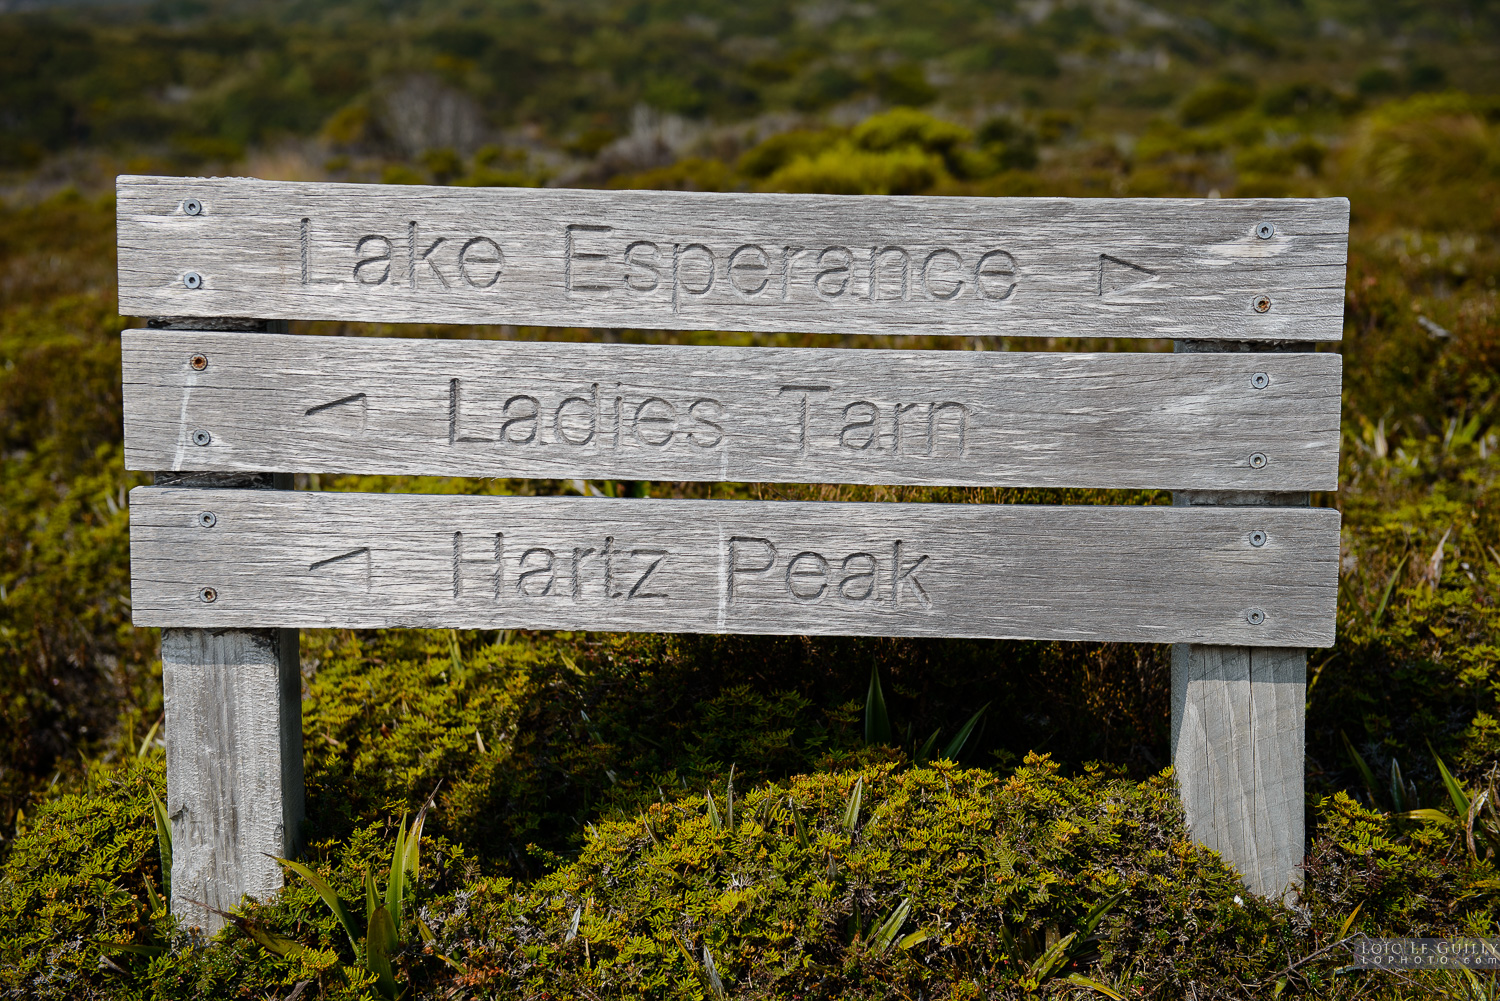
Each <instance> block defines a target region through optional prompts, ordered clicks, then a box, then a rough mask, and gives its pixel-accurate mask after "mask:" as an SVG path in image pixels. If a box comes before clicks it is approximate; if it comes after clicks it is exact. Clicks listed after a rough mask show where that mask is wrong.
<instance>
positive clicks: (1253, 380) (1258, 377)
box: [193, 365, 1271, 389]
mask: <svg viewBox="0 0 1500 1001" xmlns="http://www.w3.org/2000/svg"><path fill="white" fill-rule="evenodd" d="M193 367H194V368H197V367H198V366H197V365H194V366H193ZM1270 384H1271V377H1270V376H1269V375H1266V373H1264V372H1256V373H1255V374H1254V375H1252V376H1251V377H1250V385H1251V386H1253V387H1254V388H1256V389H1265V388H1266V387H1267V386H1269V385H1270Z"/></svg>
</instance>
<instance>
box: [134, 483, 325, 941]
mask: <svg viewBox="0 0 1500 1001" xmlns="http://www.w3.org/2000/svg"><path fill="white" fill-rule="evenodd" d="M179 492H182V493H192V494H196V495H197V496H198V497H199V498H202V497H203V496H204V495H205V494H207V493H209V491H204V490H190V489H189V490H180V491H179ZM250 492H251V493H260V492H259V491H250ZM297 645H298V644H297V630H295V629H251V630H236V629H228V630H208V629H163V630H162V637H161V660H162V695H163V699H164V703H165V705H166V733H165V739H166V746H167V813H168V815H169V816H170V818H171V822H172V845H173V852H172V913H174V914H176V915H177V916H178V918H179V919H180V920H181V921H182V922H183V924H184V925H188V926H192V925H196V926H198V927H200V928H202V929H203V930H204V931H205V932H206V933H208V934H213V933H214V932H216V931H218V930H219V929H220V928H222V927H223V926H224V919H223V918H222V917H221V916H220V915H218V914H216V913H214V911H212V910H209V909H208V908H217V909H218V910H221V911H228V910H231V909H232V908H234V907H237V906H238V905H239V903H240V898H241V896H244V895H249V896H251V897H255V898H256V899H259V900H269V899H270V898H271V897H272V896H273V895H274V894H275V893H276V892H278V891H279V890H280V889H281V886H282V873H281V866H279V865H278V864H277V863H276V861H275V860H274V859H272V858H270V856H272V855H277V856H280V857H283V858H286V857H290V856H292V855H295V854H296V853H297V851H298V844H297V841H298V834H299V832H298V828H299V825H300V824H301V823H302V807H303V787H302V674H301V671H300V666H299V664H298V657H297ZM204 904H207V905H208V908H205V907H204V906H203V905H204Z"/></svg>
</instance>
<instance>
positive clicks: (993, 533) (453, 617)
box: [130, 487, 1339, 645]
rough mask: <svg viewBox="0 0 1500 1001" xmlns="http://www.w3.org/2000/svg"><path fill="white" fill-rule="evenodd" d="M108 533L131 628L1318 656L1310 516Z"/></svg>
mask: <svg viewBox="0 0 1500 1001" xmlns="http://www.w3.org/2000/svg"><path fill="white" fill-rule="evenodd" d="M204 512H209V513H212V514H213V516H214V517H213V519H212V520H213V526H212V527H209V528H205V527H201V523H200V515H201V514H203V513H204ZM130 519H131V571H132V607H133V610H134V616H135V622H136V624H137V625H156V624H174V625H193V626H202V627H220V628H222V627H234V626H241V625H252V624H257V623H267V622H275V623H280V624H285V625H298V626H343V627H354V628H376V627H400V626H419V627H459V628H533V629H570V630H611V631H640V630H644V631H672V632H733V633H805V634H834V635H892V636H975V637H1014V638H1033V639H1076V640H1121V641H1135V642H1173V641H1195V642H1203V643H1226V644H1247V643H1252V642H1266V643H1274V644H1276V645H1290V644H1313V645H1321V644H1326V643H1328V642H1331V640H1332V638H1333V616H1334V603H1335V591H1336V587H1337V573H1338V565H1337V563H1338V525H1339V515H1338V512H1337V511H1332V510H1286V509H1276V508H1266V509H1253V508H1201V509H1189V508H1172V507H1063V506H1058V507H1031V506H1020V505H995V504H895V503H873V504H872V503H858V504H852V503H817V502H812V503H809V502H775V501H687V500H680V501H679V500H604V499H593V498H577V497H573V498H569V497H485V496H446V495H445V496H431V495H397V494H352V493H308V492H301V491H299V492H296V493H282V492H276V493H271V492H264V493H260V492H250V491H246V492H234V491H215V492H214V494H213V496H207V495H206V493H204V492H197V491H191V490H176V489H171V488H154V487H140V488H137V489H136V490H135V491H134V492H133V493H132V494H131V508H130ZM1254 531H1261V532H1264V533H1265V534H1266V539H1265V544H1264V545H1262V546H1259V547H1256V546H1253V545H1252V544H1251V539H1250V536H1251V533H1252V532H1254ZM757 540H759V541H757ZM606 552H607V553H608V554H609V555H608V558H607V559H606V557H605V554H606ZM804 553H807V554H817V555H807V556H804V557H802V558H801V559H800V560H799V559H798V558H797V557H798V556H799V554H804ZM861 553H863V554H868V556H856V555H854V554H861ZM549 554H550V555H549ZM497 555H498V557H499V558H498V559H497ZM763 564H764V566H763ZM549 566H550V568H551V569H550V570H549V569H548V567H549ZM893 566H894V567H897V568H898V569H897V572H896V573H895V574H893ZM653 567H654V569H653ZM861 574H865V575H866V576H860V575H861ZM895 576H899V577H900V584H899V587H893V583H892V582H893V577H895ZM203 588H212V589H213V597H214V600H213V601H212V602H205V601H204V600H202V589H203ZM606 595H607V596H606ZM1251 609H1260V610H1261V611H1262V612H1263V613H1264V616H1265V618H1264V621H1263V622H1261V623H1260V624H1252V623H1251V622H1250V621H1249V617H1248V613H1249V611H1250V610H1251Z"/></svg>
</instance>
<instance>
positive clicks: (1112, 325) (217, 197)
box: [117, 176, 1349, 341]
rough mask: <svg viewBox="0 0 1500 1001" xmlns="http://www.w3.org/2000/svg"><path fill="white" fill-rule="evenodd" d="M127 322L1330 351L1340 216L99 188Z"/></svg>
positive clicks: (251, 183) (632, 194)
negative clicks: (361, 323) (1235, 344)
mask: <svg viewBox="0 0 1500 1001" xmlns="http://www.w3.org/2000/svg"><path fill="white" fill-rule="evenodd" d="M118 193H119V198H118V203H117V206H118V209H117V210H118V227H119V250H120V256H119V267H120V274H119V278H120V311H121V312H122V313H126V314H129V315H137V316H157V315H162V316H200V317H212V316H254V317H264V318H268V319H326V320H369V321H378V322H420V323H514V324H528V325H538V326H562V327H633V328H650V329H689V330H700V329H701V330H755V331H766V332H781V331H786V332H812V333H862V334H959V335H982V334H1004V335H1009V336H1071V337H1079V336H1097V337H1157V338H1178V339H1214V340H1240V341H1264V340H1285V341H1334V340H1338V339H1339V337H1340V333H1341V327H1342V322H1343V309H1344V270H1345V256H1346V248H1347V244H1348V232H1349V203H1348V200H1347V199H1343V198H1324V199H1294V198H1286V199H1201V200H1200V199H1133V198H1128V199H1104V198H1088V199H1072V198H938V197H885V196H838V195H777V194H719V193H702V192H676V191H583V190H567V189H533V188H446V187H422V186H407V185H355V184H320V183H294V182H281V181H260V180H255V179H253V178H178V177H133V176H122V177H121V178H119V182H118Z"/></svg>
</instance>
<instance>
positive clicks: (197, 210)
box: [182, 198, 1264, 225]
mask: <svg viewBox="0 0 1500 1001" xmlns="http://www.w3.org/2000/svg"><path fill="white" fill-rule="evenodd" d="M182 211H184V212H186V213H187V214H188V215H200V214H202V212H203V203H202V202H200V201H199V200H198V199H196V198H189V199H188V200H187V201H185V202H183V203H182ZM1262 225H1264V223H1262Z"/></svg>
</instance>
